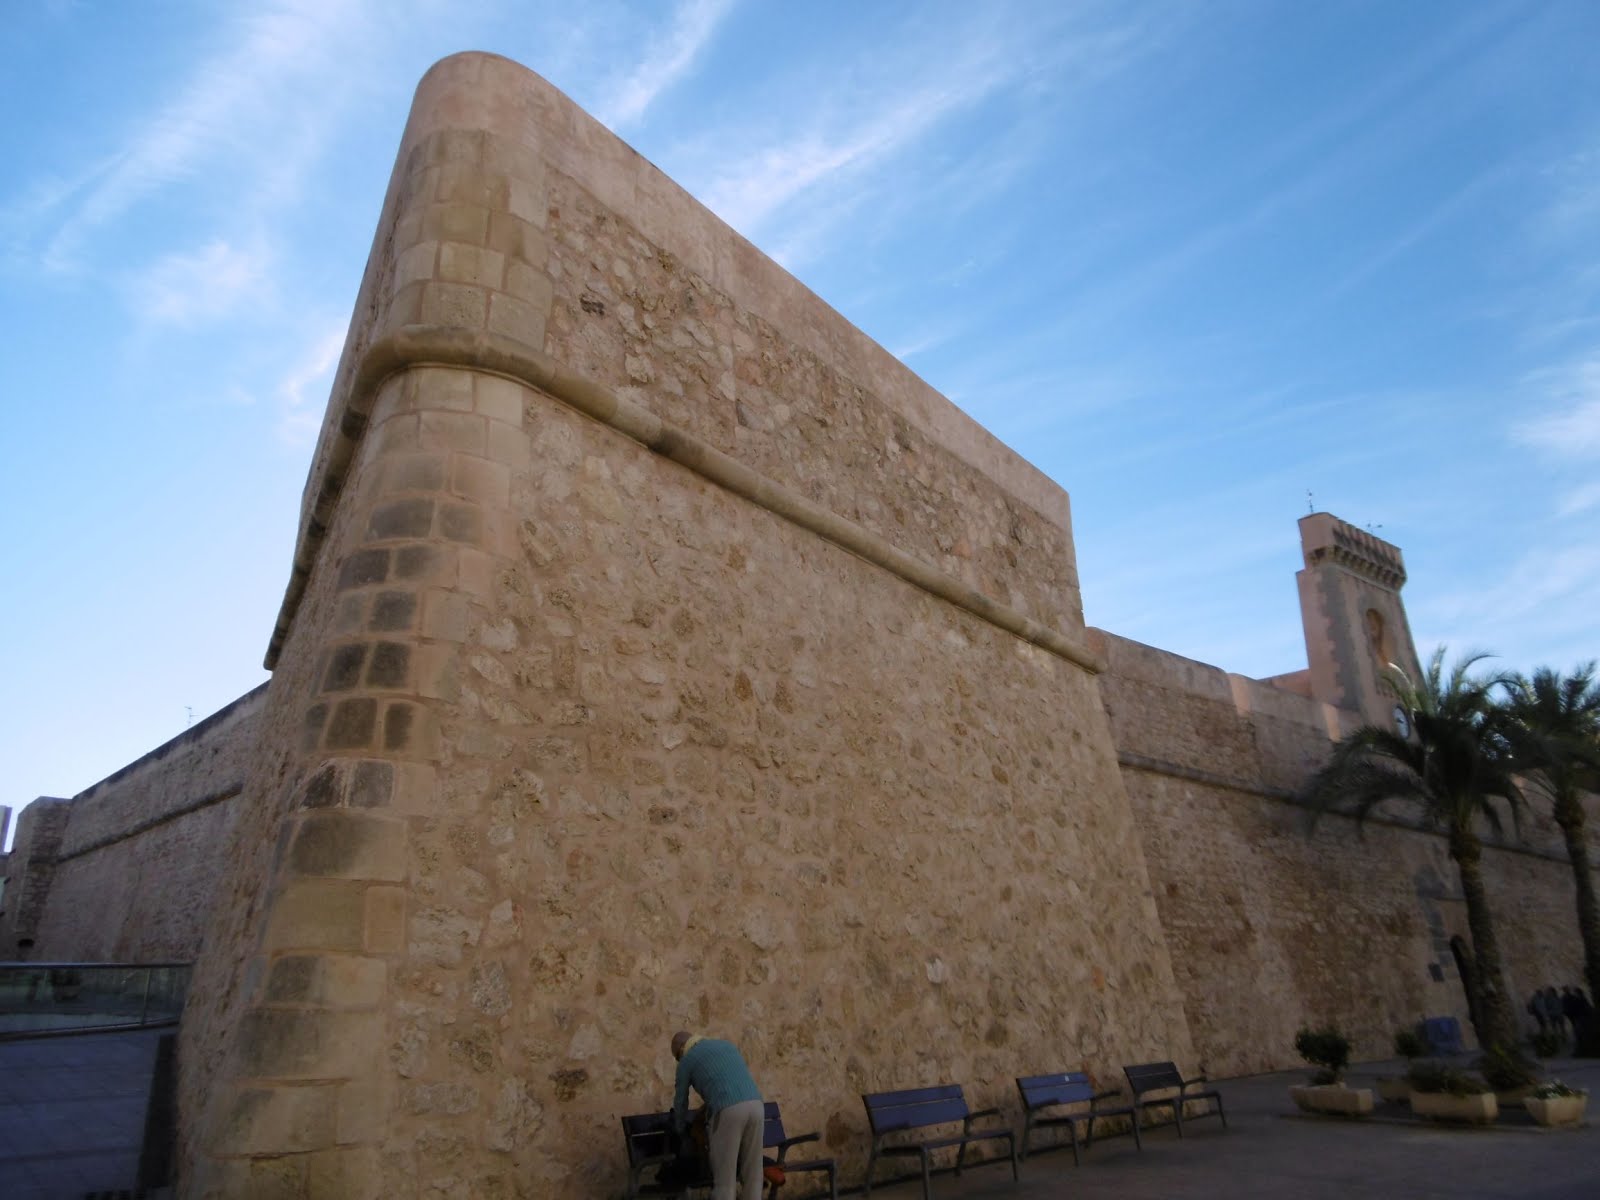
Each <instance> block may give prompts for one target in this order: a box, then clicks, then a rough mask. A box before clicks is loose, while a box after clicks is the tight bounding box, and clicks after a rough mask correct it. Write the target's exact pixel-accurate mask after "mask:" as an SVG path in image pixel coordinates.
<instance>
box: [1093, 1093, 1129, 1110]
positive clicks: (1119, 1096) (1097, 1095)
mask: <svg viewBox="0 0 1600 1200" xmlns="http://www.w3.org/2000/svg"><path fill="white" fill-rule="evenodd" d="M1112 1098H1116V1099H1118V1100H1120V1099H1122V1089H1121V1088H1107V1089H1106V1090H1105V1091H1103V1092H1096V1093H1095V1094H1094V1095H1092V1096H1090V1097H1089V1107H1090V1108H1093V1107H1094V1106H1095V1105H1096V1104H1098V1103H1100V1101H1102V1100H1110V1099H1112Z"/></svg>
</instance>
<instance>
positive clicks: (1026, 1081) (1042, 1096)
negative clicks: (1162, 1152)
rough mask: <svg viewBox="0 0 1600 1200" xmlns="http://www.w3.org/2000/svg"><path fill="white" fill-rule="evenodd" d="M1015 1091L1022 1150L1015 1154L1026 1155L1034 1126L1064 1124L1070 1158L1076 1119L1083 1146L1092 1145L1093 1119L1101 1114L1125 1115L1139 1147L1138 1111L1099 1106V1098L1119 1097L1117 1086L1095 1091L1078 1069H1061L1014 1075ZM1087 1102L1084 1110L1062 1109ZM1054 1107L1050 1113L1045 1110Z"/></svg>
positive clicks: (1128, 1106) (1074, 1148) (1074, 1145)
mask: <svg viewBox="0 0 1600 1200" xmlns="http://www.w3.org/2000/svg"><path fill="white" fill-rule="evenodd" d="M1017 1092H1018V1094H1019V1095H1020V1096H1021V1097H1022V1112H1023V1124H1022V1151H1021V1153H1020V1154H1019V1155H1018V1157H1019V1158H1021V1159H1024V1160H1026V1159H1027V1157H1028V1141H1029V1138H1031V1137H1032V1135H1033V1131H1034V1130H1035V1129H1047V1128H1050V1127H1052V1126H1065V1127H1066V1130H1067V1133H1068V1134H1069V1135H1071V1138H1072V1161H1073V1163H1074V1164H1077V1163H1079V1162H1080V1161H1081V1160H1080V1158H1079V1157H1078V1122H1080V1121H1082V1122H1084V1124H1085V1126H1086V1128H1085V1130H1084V1140H1083V1148H1084V1149H1085V1150H1087V1149H1088V1148H1089V1147H1090V1146H1092V1145H1094V1123H1095V1122H1096V1121H1097V1120H1099V1119H1100V1118H1101V1117H1128V1118H1130V1124H1131V1125H1132V1128H1133V1144H1134V1145H1135V1146H1138V1147H1139V1148H1140V1149H1143V1146H1142V1145H1141V1144H1140V1141H1139V1121H1138V1114H1137V1113H1136V1112H1135V1111H1134V1109H1133V1106H1132V1105H1131V1104H1123V1105H1118V1106H1117V1107H1116V1108H1101V1107H1100V1106H1099V1104H1100V1101H1102V1100H1109V1099H1111V1097H1113V1096H1116V1097H1121V1095H1122V1092H1121V1091H1120V1090H1116V1089H1113V1090H1111V1091H1096V1090H1095V1086H1094V1081H1093V1080H1092V1079H1090V1078H1089V1076H1088V1075H1086V1074H1084V1073H1083V1072H1082V1071H1065V1072H1062V1073H1059V1074H1056V1075H1021V1076H1018V1077H1017ZM1082 1104H1087V1105H1088V1106H1089V1107H1088V1109H1087V1110H1085V1109H1078V1110H1076V1111H1073V1112H1062V1111H1059V1110H1060V1109H1063V1108H1065V1107H1066V1106H1067V1105H1082ZM1050 1109H1056V1110H1058V1111H1056V1112H1054V1113H1051V1112H1049V1111H1048V1110H1050Z"/></svg>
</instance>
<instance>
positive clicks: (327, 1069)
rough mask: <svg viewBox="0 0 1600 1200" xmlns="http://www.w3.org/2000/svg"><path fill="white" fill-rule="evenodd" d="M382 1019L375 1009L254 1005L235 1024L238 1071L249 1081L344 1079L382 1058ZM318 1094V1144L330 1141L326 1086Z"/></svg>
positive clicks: (362, 1072)
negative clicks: (320, 1119) (321, 1122)
mask: <svg viewBox="0 0 1600 1200" xmlns="http://www.w3.org/2000/svg"><path fill="white" fill-rule="evenodd" d="M383 1024H384V1022H383V1017H382V1015H381V1014H379V1013H376V1012H334V1011H330V1010H327V1009H317V1008H256V1009H251V1010H249V1011H247V1012H246V1013H245V1014H244V1017H243V1019H242V1020H241V1021H240V1022H239V1035H238V1043H237V1045H238V1051H239V1065H240V1070H241V1073H242V1074H244V1075H246V1076H248V1077H251V1078H255V1079H307V1080H310V1079H323V1080H330V1081H331V1080H345V1079H351V1078H356V1077H360V1076H362V1075H365V1074H366V1073H367V1072H368V1071H370V1070H371V1069H372V1066H373V1064H375V1063H378V1062H381V1061H382V1054H383V1047H382V1042H383ZM319 1090H322V1091H325V1092H327V1095H326V1096H324V1097H321V1103H320V1107H319V1113H320V1114H321V1115H322V1117H323V1118H324V1119H325V1121H326V1124H325V1125H324V1127H323V1129H322V1130H321V1132H320V1133H319V1134H318V1138H319V1145H324V1146H327V1145H332V1144H333V1116H334V1113H333V1102H334V1099H335V1097H334V1095H333V1092H332V1090H331V1089H319Z"/></svg>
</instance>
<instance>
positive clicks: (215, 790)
mask: <svg viewBox="0 0 1600 1200" xmlns="http://www.w3.org/2000/svg"><path fill="white" fill-rule="evenodd" d="M266 688H267V685H265V684H263V685H262V686H261V687H259V688H257V689H255V690H254V691H252V692H249V693H247V694H245V695H244V696H241V697H240V698H239V699H238V700H235V701H234V702H233V703H232V704H229V705H228V706H227V707H226V708H223V709H221V710H220V711H218V712H216V713H214V714H213V715H212V716H210V717H208V718H207V719H206V720H204V721H202V722H200V723H199V724H197V725H195V726H194V727H193V728H191V729H188V730H186V731H185V732H183V733H182V734H179V735H178V736H177V737H175V738H173V739H172V740H171V741H169V742H167V743H165V744H164V745H162V746H160V747H158V748H157V749H155V750H152V751H151V752H150V753H149V754H147V755H145V756H144V757H143V758H140V759H138V760H136V761H135V762H132V763H130V764H129V765H128V766H126V767H124V768H123V769H122V770H120V771H118V772H117V773H116V774H115V775H112V776H110V777H108V778H106V779H104V780H102V781H101V782H99V783H97V784H95V785H94V786H93V787H91V788H88V789H87V790H85V791H83V792H81V793H79V794H78V795H77V796H75V797H73V798H72V800H71V802H70V804H68V805H66V806H65V807H64V809H63V812H64V825H63V828H62V830H61V837H60V841H59V843H58V844H57V846H56V847H55V850H54V853H53V855H52V856H51V857H52V872H51V878H50V881H49V885H48V901H47V903H46V904H45V905H44V907H43V910H42V917H41V920H40V922H39V925H38V930H37V933H36V934H35V936H36V939H37V941H36V945H35V947H34V952H33V955H32V957H34V958H35V959H41V960H43V959H52V960H57V961H140V962H152V961H160V960H168V961H176V960H183V961H188V960H192V959H193V958H194V957H195V955H196V954H197V953H198V952H199V949H200V942H201V939H202V937H203V936H204V933H205V928H206V924H207V922H208V920H209V918H210V915H211V911H212V903H213V893H214V892H215V890H216V881H217V872H218V870H219V867H220V862H221V859H220V853H219V851H220V848H221V847H222V846H224V845H226V844H227V840H228V835H229V833H230V830H231V827H232V822H233V819H234V816H235V813H236V807H237V806H236V801H237V798H238V796H239V794H240V792H241V790H242V788H243V785H244V777H245V772H246V769H247V765H248V763H249V762H250V761H251V758H252V755H253V754H254V750H255V737H256V732H257V725H258V718H259V714H260V710H261V707H262V704H263V701H264V699H265V693H266Z"/></svg>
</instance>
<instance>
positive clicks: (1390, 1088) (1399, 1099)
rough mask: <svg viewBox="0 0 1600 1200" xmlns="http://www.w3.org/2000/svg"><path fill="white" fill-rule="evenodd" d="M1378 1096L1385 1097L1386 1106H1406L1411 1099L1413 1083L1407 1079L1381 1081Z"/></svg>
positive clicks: (1379, 1081)
mask: <svg viewBox="0 0 1600 1200" xmlns="http://www.w3.org/2000/svg"><path fill="white" fill-rule="evenodd" d="M1378 1095H1380V1096H1382V1097H1383V1101H1384V1103H1385V1104H1404V1103H1405V1102H1406V1101H1408V1100H1410V1099H1411V1081H1410V1080H1409V1079H1405V1078H1400V1079H1380V1080H1378Z"/></svg>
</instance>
